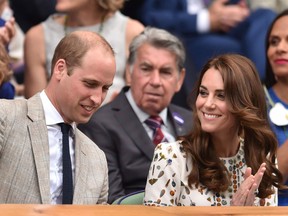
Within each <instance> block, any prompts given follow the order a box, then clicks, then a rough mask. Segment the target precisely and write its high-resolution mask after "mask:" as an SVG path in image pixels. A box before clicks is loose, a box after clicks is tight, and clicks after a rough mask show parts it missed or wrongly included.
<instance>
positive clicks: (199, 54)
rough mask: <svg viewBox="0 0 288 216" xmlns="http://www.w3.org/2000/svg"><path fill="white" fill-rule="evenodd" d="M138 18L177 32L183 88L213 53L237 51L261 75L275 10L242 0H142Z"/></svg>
mask: <svg viewBox="0 0 288 216" xmlns="http://www.w3.org/2000/svg"><path fill="white" fill-rule="evenodd" d="M140 14H141V19H140V21H141V22H142V23H143V24H144V25H149V26H154V27H158V28H163V29H166V30H168V31H170V32H171V33H173V34H175V35H177V36H179V37H180V38H181V39H182V40H183V43H184V45H185V48H186V51H187V56H188V58H186V59H187V62H186V67H187V68H188V69H189V68H191V69H189V70H188V71H187V73H189V76H188V75H187V76H186V78H185V86H186V91H190V89H191V86H193V85H194V84H195V80H197V78H198V76H199V72H200V70H201V68H202V66H203V65H204V64H205V63H206V62H207V60H208V59H210V58H211V57H213V56H216V55H219V54H225V53H238V54H242V55H244V56H246V57H248V58H249V59H251V60H252V61H253V62H254V63H255V65H256V68H257V70H258V72H259V74H260V78H261V80H264V76H265V55H264V52H265V45H264V43H265V35H266V32H267V29H268V26H269V24H270V23H271V22H272V21H273V19H274V18H275V16H276V13H275V12H274V11H272V10H270V9H263V8H261V9H260V8H259V9H257V10H250V8H249V7H248V5H247V3H246V1H245V0H214V1H212V0H166V1H163V0H145V1H144V3H143V5H142V11H141V13H140Z"/></svg>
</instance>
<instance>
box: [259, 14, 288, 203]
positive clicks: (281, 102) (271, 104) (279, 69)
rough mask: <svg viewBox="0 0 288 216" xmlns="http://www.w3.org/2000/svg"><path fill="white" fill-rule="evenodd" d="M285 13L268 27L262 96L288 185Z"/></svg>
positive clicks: (284, 199) (287, 196)
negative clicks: (264, 96) (263, 95)
mask: <svg viewBox="0 0 288 216" xmlns="http://www.w3.org/2000/svg"><path fill="white" fill-rule="evenodd" d="M287 25H288V10H285V11H283V12H282V13H281V14H279V15H278V16H277V17H276V18H275V20H274V22H273V23H272V24H271V26H270V29H269V31H268V33H267V39H266V58H267V67H266V80H265V88H264V89H265V93H266V98H267V102H268V108H269V109H268V110H269V117H270V121H271V125H272V129H273V130H274V132H275V134H276V136H277V139H278V145H279V149H278V155H277V158H278V164H279V169H280V171H281V172H282V174H283V177H284V180H285V182H286V185H288V181H287V180H288V157H287V155H288V94H287V93H288V41H287V38H288V29H287ZM279 205H280V206H287V205H288V191H280V192H279Z"/></svg>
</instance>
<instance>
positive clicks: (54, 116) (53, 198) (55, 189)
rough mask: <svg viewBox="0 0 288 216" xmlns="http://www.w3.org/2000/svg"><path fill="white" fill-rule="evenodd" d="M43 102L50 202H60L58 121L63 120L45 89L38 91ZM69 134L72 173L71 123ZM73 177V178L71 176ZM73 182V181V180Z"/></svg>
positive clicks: (59, 130) (60, 156)
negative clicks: (47, 148) (48, 159)
mask: <svg viewBox="0 0 288 216" xmlns="http://www.w3.org/2000/svg"><path fill="white" fill-rule="evenodd" d="M40 98H41V101H42V104H43V109H44V114H45V121H46V125H47V130H48V141H49V155H50V203H51V204H61V203H62V132H61V128H60V126H59V125H57V124H58V123H62V122H64V120H63V118H62V117H61V115H60V114H59V112H58V111H57V110H56V108H55V107H54V106H53V104H52V103H51V101H50V100H49V98H48V97H47V95H46V93H45V91H44V90H43V91H42V92H41V93H40ZM71 126H72V130H70V134H69V150H70V157H71V164H72V173H73V177H74V173H75V152H74V146H75V144H74V142H73V138H74V131H75V128H76V124H75V123H73V124H72V125H71ZM73 179H74V178H73ZM73 182H74V181H73Z"/></svg>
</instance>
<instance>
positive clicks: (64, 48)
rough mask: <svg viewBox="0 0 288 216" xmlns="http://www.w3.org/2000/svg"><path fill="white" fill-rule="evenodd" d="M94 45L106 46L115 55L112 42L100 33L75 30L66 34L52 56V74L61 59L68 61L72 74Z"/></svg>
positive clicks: (69, 71) (69, 72)
mask: <svg viewBox="0 0 288 216" xmlns="http://www.w3.org/2000/svg"><path fill="white" fill-rule="evenodd" d="M94 47H99V48H104V50H106V51H107V52H110V53H111V54H112V55H114V51H113V49H112V47H111V46H110V44H109V43H108V42H107V41H106V40H105V39H104V38H103V37H102V36H100V35H99V34H97V33H95V32H90V31H75V32H72V33H70V34H68V35H67V36H65V37H64V38H63V39H62V40H61V41H60V42H59V44H58V45H57V47H56V48H55V52H54V56H53V58H52V67H51V74H52V73H53V69H54V66H55V64H56V62H57V61H58V60H59V59H64V60H65V61H66V65H67V70H68V74H69V75H71V73H72V71H73V68H74V67H79V66H81V64H82V59H83V56H84V55H85V54H86V53H87V52H88V51H89V50H90V49H91V48H94Z"/></svg>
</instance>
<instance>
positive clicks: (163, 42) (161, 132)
mask: <svg viewBox="0 0 288 216" xmlns="http://www.w3.org/2000/svg"><path fill="white" fill-rule="evenodd" d="M184 61H185V51H184V47H183V45H182V43H181V42H180V41H179V39H178V38H176V37H175V36H173V35H171V34H170V33H168V32H167V31H165V30H161V29H157V28H149V27H147V28H145V30H144V32H143V33H141V34H140V35H138V36H137V37H135V38H134V40H133V41H132V43H131V44H130V50H129V58H128V63H127V65H126V71H127V76H130V77H129V80H130V85H131V87H124V88H123V89H122V91H121V93H120V94H119V95H118V96H117V97H116V98H115V99H114V100H113V101H112V102H111V103H108V104H107V105H105V106H103V107H101V108H100V109H99V110H98V111H97V112H96V113H95V114H94V115H93V117H92V118H91V120H90V121H89V122H88V123H87V124H83V125H79V129H80V130H81V131H82V132H84V133H85V134H86V135H87V136H88V137H90V138H91V139H92V140H93V141H94V142H95V143H97V144H98V146H99V147H100V148H101V149H102V150H103V151H104V152H105V154H106V157H107V161H108V168H109V199H108V202H109V203H112V202H113V201H114V200H116V199H117V198H119V197H121V196H124V195H126V194H129V193H132V192H135V191H139V190H144V188H145V184H146V179H147V174H148V170H149V166H150V163H151V161H152V156H153V151H154V148H155V146H156V145H157V144H158V143H159V142H161V141H166V140H167V141H169V142H172V141H174V140H175V139H176V137H177V136H179V135H184V134H186V133H187V132H188V131H189V130H190V129H191V128H192V121H191V120H192V115H191V114H192V113H191V111H190V110H186V109H184V108H182V107H179V106H176V105H173V104H171V99H172V97H173V95H174V94H175V93H176V92H177V91H179V89H180V88H181V85H182V83H183V80H184V76H185V68H184Z"/></svg>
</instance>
